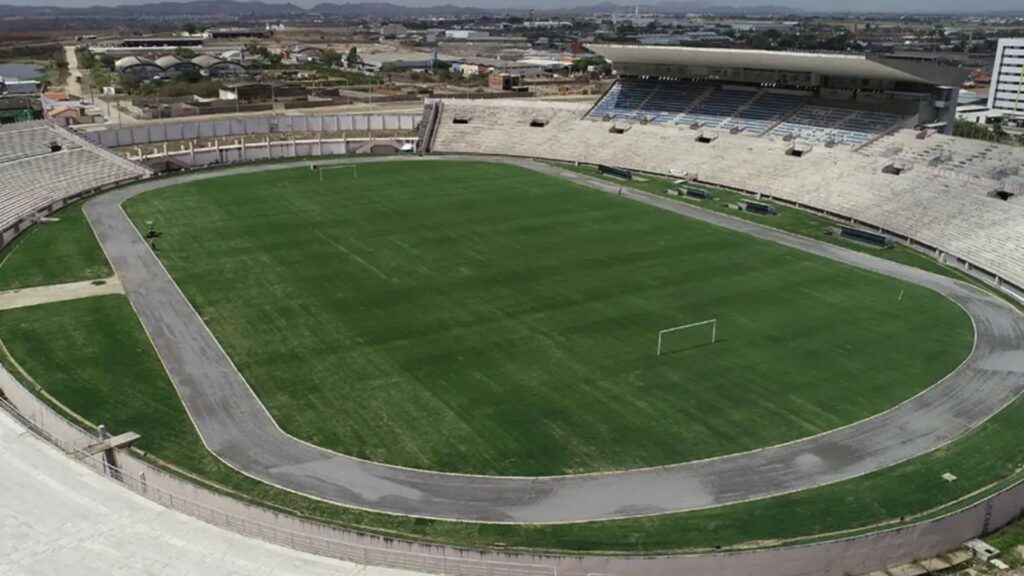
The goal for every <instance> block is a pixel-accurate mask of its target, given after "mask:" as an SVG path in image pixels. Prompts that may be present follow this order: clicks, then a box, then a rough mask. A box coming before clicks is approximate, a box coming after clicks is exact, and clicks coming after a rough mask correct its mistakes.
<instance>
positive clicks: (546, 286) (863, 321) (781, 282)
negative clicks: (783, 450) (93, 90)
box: [126, 162, 972, 474]
mask: <svg viewBox="0 0 1024 576" xmlns="http://www.w3.org/2000/svg"><path fill="white" fill-rule="evenodd" d="M126 209H127V211H128V213H129V215H130V216H131V217H132V218H133V220H134V221H135V222H136V223H137V224H141V223H142V222H144V221H148V220H152V221H155V222H156V223H157V227H158V228H159V229H160V231H161V232H163V234H164V236H163V237H162V238H161V239H160V255H161V258H162V260H163V261H164V263H165V264H166V265H167V267H168V269H169V270H170V271H171V273H172V274H173V275H174V276H175V279H176V280H177V281H178V283H179V284H180V285H181V286H182V288H183V290H184V291H185V293H186V294H187V295H188V296H189V298H190V300H191V301H192V302H193V303H194V304H195V305H196V307H197V309H198V310H199V311H200V313H201V314H202V315H203V317H204V318H205V319H206V321H207V323H208V324H209V325H210V327H211V328H212V329H213V331H214V333H215V334H216V335H217V337H218V339H219V340H220V342H221V343H222V344H223V345H224V346H225V348H226V349H227V351H228V353H229V354H230V355H231V357H232V358H233V360H234V361H235V362H236V364H238V366H239V367H240V369H241V371H242V373H243V374H245V376H246V377H247V379H248V380H249V382H250V383H251V384H252V385H253V387H254V389H255V390H256V392H257V394H258V395H259V396H260V398H261V399H262V400H263V401H264V403H265V404H266V405H267V406H268V408H269V409H270V411H271V413H272V414H273V415H274V417H275V418H276V419H277V421H278V422H279V423H280V424H281V425H282V427H283V428H284V429H285V430H287V431H289V432H290V433H292V434H294V435H296V436H298V437H301V438H303V439H306V440H309V441H310V442H313V443H316V444H318V445H321V446H325V447H329V448H333V449H336V450H339V451H341V452H345V453H348V454H353V455H356V456H359V457H364V458H370V459H374V460H378V461H384V462H389V463H394V464H400V465H406V466H414V467H422V468H431V469H440V470H446V471H458V472H474V473H492V474H555V473H567V472H579V471H594V470H607V469H616V468H628V467H635V466H651V465H659V464H667V463H673V462H680V461H685V460H690V459H696V458H703V457H710V456H715V455H720V454H725V453H730V452H736V451H739V450H746V449H752V448H757V447H760V446H765V445H770V444H775V443H778V442H784V441H788V440H793V439H796V438H800V437H804V436H807V435H809V434H814V433H817V432H821V431H824V430H828V429H831V428H835V427H837V426H840V425H843V424H846V423H849V422H851V421H854V420H857V419H859V418H863V417H866V416H868V415H871V414H874V413H877V412H879V411H881V410H884V409H885V408H887V407H889V406H891V405H893V404H895V403H897V402H899V401H901V400H903V399H905V398H907V397H909V396H911V395H912V394H914V393H915V392H917V391H919V390H921V389H922V388H924V387H926V386H928V385H930V384H932V383H933V382H935V381H936V380H937V379H938V378H940V377H941V376H943V375H945V374H946V373H948V372H949V371H950V370H951V369H952V368H954V367H955V366H956V365H957V364H958V363H959V362H960V360H961V359H962V358H963V357H964V356H965V355H966V354H967V352H968V351H969V349H970V343H971V339H972V333H971V326H970V321H969V319H968V318H967V316H966V315H965V314H964V313H963V312H962V311H961V310H960V309H959V308H958V307H956V306H955V305H953V304H952V303H950V302H948V301H946V300H945V299H944V298H942V297H940V296H939V295H937V294H935V293H932V292H930V291H928V290H925V289H922V288H919V287H916V286H912V285H908V284H905V283H902V282H899V281H896V280H894V279H891V278H886V277H882V276H880V275H875V274H871V273H867V272H864V271H861V270H858V269H854V268H851V267H847V266H844V265H841V264H838V263H835V262H832V261H829V260H826V259H823V258H819V257H815V256H812V255H809V254H805V253H802V252H799V251H796V250H792V249H788V248H785V247H781V246H777V245H774V244H771V243H767V242H763V241H759V240H756V239H753V238H750V237H747V236H744V235H740V234H737V233H734V232H731V231H727V230H723V229H719V228H716V227H713V226H710V225H707V224H703V223H700V222H697V221H693V220H690V219H686V218H681V217H679V216H676V215H672V214H668V213H665V212H663V211H660V210H657V209H655V208H651V207H647V206H642V205H638V204H635V203H633V202H631V201H628V200H625V199H622V198H616V197H613V196H608V195H605V194H601V193H597V192H595V191H593V190H589V189H586V188H583V187H580V186H577V185H573V184H570V183H566V182H564V181H561V180H558V179H553V178H549V177H546V176H543V175H539V174H536V173H533V172H530V171H527V170H524V169H520V168H515V167H510V166H505V165H499V164H490V163H456V162H444V163H429V164H427V163H381V164H363V165H360V166H359V172H358V177H357V178H353V177H352V175H351V174H349V173H348V171H344V172H341V171H336V172H334V173H329V174H328V180H327V182H325V183H322V184H321V183H320V182H318V180H317V176H316V174H315V173H313V172H310V171H308V170H292V171H282V172H275V173H262V174H254V175H248V176H238V177H231V178H223V179H211V180H205V181H201V182H197V183H193V184H187V185H182V186H176V187H174V188H173V189H168V190H164V191H161V192H158V193H151V194H145V195H142V196H140V197H137V198H135V199H133V200H131V201H129V202H128V203H127V204H126ZM901 291H904V292H905V296H904V299H903V301H898V300H897V298H896V296H897V295H898V294H899V293H900V292H901ZM712 316H713V317H717V318H718V319H719V335H720V338H721V340H720V343H719V344H717V345H715V346H707V345H705V343H706V340H707V334H703V333H700V332H697V331H694V332H690V333H685V334H681V335H677V336H675V337H673V338H672V339H670V340H669V341H667V343H666V344H667V346H668V348H669V350H670V353H669V354H666V355H664V356H662V357H660V358H656V357H655V356H654V344H655V341H656V334H657V331H658V330H659V329H661V328H665V327H668V326H671V325H674V324H680V323H684V322H689V321H694V320H702V319H705V318H708V317H712ZM837 327H838V329H837ZM867 367H870V370H869V369H867ZM709 415H711V416H709Z"/></svg>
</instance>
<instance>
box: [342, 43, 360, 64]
mask: <svg viewBox="0 0 1024 576" xmlns="http://www.w3.org/2000/svg"><path fill="white" fill-rule="evenodd" d="M362 61H363V59H362V58H360V57H359V52H358V51H356V47H355V46H353V47H351V48H349V49H348V55H346V56H345V66H348V67H349V68H357V67H358V66H359V64H360V63H361V62H362Z"/></svg>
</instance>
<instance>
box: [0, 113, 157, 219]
mask: <svg viewBox="0 0 1024 576" xmlns="http://www.w3.org/2000/svg"><path fill="white" fill-rule="evenodd" d="M31 124H34V125H33V126H27V125H26V126H22V125H18V124H15V125H12V126H9V127H6V128H5V129H4V130H3V131H0V150H3V151H4V154H3V155H2V156H0V229H7V228H8V227H9V226H11V225H12V224H14V223H16V222H18V221H19V220H21V219H23V218H25V217H27V216H31V215H32V214H34V213H35V212H37V211H38V210H41V209H43V208H47V207H48V206H51V205H53V204H55V203H59V202H61V201H62V200H65V199H67V198H71V197H73V196H76V195H78V194H80V193H82V192H85V191H88V190H92V189H95V188H99V187H103V186H108V185H111V184H115V183H118V182H122V181H127V180H133V179H136V178H139V177H141V176H144V175H147V174H149V171H148V170H146V169H145V168H142V167H140V166H137V165H135V164H133V163H131V162H129V161H127V160H125V159H123V158H121V157H119V156H117V155H115V154H113V153H111V152H108V151H106V150H104V149H102V148H99V147H97V146H94V145H92V144H90V143H88V142H86V141H85V140H84V139H81V138H79V137H78V136H76V135H74V134H71V133H70V132H68V131H66V130H64V129H62V128H59V127H57V126H51V125H49V124H45V123H43V124H39V123H31ZM19 126H20V127H21V128H20V129H19V128H18V127H19ZM53 140H58V141H59V142H61V144H62V145H63V149H62V150H60V151H57V152H51V151H50V148H49V143H50V142H51V141H53ZM39 148H41V151H40V150H39ZM11 151H15V152H11Z"/></svg>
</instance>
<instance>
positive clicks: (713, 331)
mask: <svg viewBox="0 0 1024 576" xmlns="http://www.w3.org/2000/svg"><path fill="white" fill-rule="evenodd" d="M708 324H710V325H711V343H712V344H714V343H715V342H716V341H717V340H718V318H712V319H711V320H704V321H702V322H694V323H692V324H684V325H682V326H673V327H672V328H665V329H664V330H660V331H659V332H658V356H661V337H662V336H664V335H665V334H669V333H672V332H679V331H680V330H686V329H687V328H697V327H699V326H707V325H708Z"/></svg>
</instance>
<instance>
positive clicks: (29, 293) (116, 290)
mask: <svg viewBox="0 0 1024 576" xmlns="http://www.w3.org/2000/svg"><path fill="white" fill-rule="evenodd" d="M107 294H124V287H122V286H121V281H120V280H118V279H117V276H111V277H110V278H102V279H99V280H86V281H84V282H69V283H67V284H52V285H49V286H33V287H32V288H17V289H15V290H8V291H6V292H0V310H10V309H12V308H23V307H25V306H35V305H37V304H48V303H50V302H64V301H66V300H77V299H79V298H89V297H91V296H104V295H107Z"/></svg>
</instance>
